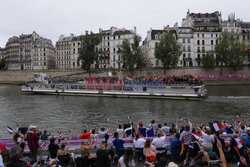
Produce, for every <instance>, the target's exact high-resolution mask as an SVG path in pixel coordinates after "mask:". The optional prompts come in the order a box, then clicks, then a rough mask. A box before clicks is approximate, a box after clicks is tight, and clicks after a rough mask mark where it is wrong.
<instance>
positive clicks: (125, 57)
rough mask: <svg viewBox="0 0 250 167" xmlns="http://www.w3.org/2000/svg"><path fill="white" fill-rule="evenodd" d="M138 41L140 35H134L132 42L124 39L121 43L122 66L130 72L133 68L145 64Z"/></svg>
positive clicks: (139, 40)
mask: <svg viewBox="0 0 250 167" xmlns="http://www.w3.org/2000/svg"><path fill="white" fill-rule="evenodd" d="M140 42H141V37H140V36H138V35H135V36H134V42H133V43H130V42H129V41H128V40H127V39H125V40H124V41H123V42H122V45H121V48H122V61H123V67H124V68H126V69H129V71H131V72H132V71H134V69H135V68H142V67H143V66H145V64H146V63H145V59H144V57H143V52H142V47H141V46H140Z"/></svg>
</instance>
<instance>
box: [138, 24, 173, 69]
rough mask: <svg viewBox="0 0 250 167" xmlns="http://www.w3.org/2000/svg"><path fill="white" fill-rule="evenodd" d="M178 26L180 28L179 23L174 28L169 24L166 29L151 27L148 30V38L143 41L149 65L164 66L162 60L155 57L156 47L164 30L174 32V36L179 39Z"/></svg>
mask: <svg viewBox="0 0 250 167" xmlns="http://www.w3.org/2000/svg"><path fill="white" fill-rule="evenodd" d="M177 28H178V25H177V23H176V25H175V26H174V27H172V28H170V27H169V26H167V27H164V29H162V30H156V29H152V28H150V30H149V31H148V32H147V37H146V39H145V40H144V41H143V53H144V56H145V59H146V64H147V67H162V66H163V64H162V62H161V60H159V59H157V58H155V48H156V46H157V45H158V43H159V42H160V39H161V34H162V33H163V32H164V31H170V32H171V33H172V34H173V36H174V38H175V39H177V31H176V30H177Z"/></svg>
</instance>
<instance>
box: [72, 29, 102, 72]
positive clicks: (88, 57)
mask: <svg viewBox="0 0 250 167" xmlns="http://www.w3.org/2000/svg"><path fill="white" fill-rule="evenodd" d="M100 42H101V36H100V35H97V34H93V33H91V34H86V35H84V36H82V37H81V47H80V49H79V57H78V60H77V61H78V63H79V62H81V64H82V68H83V69H84V70H86V71H87V72H88V73H89V74H90V69H91V65H92V64H93V63H94V62H95V61H97V60H98V50H97V49H96V46H97V45H98V44H99V43H100Z"/></svg>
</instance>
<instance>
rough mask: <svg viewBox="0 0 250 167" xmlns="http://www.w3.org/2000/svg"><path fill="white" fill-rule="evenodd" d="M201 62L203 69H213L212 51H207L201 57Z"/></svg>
mask: <svg viewBox="0 0 250 167" xmlns="http://www.w3.org/2000/svg"><path fill="white" fill-rule="evenodd" d="M202 64H203V67H204V68H205V69H214V68H215V58H214V55H213V53H207V54H206V55H205V56H204V57H203V58H202Z"/></svg>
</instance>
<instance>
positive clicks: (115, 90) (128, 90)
mask: <svg viewBox="0 0 250 167" xmlns="http://www.w3.org/2000/svg"><path fill="white" fill-rule="evenodd" d="M41 78H45V77H41ZM36 80H37V81H38V82H39V83H40V84H36V85H28V84H26V85H24V86H22V87H21V91H22V92H24V93H32V94H45V95H72V96H102V97H125V98H151V99H176V100H203V99H205V98H206V97H207V96H208V93H207V90H206V89H205V85H188V84H172V85H164V84H161V85H142V84H133V83H132V82H121V83H118V84H117V83H116V84H108V83H105V84H104V83H101V84H100V83H93V82H91V83H87V82H78V83H53V84H52V83H48V81H46V80H43V79H36Z"/></svg>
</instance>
